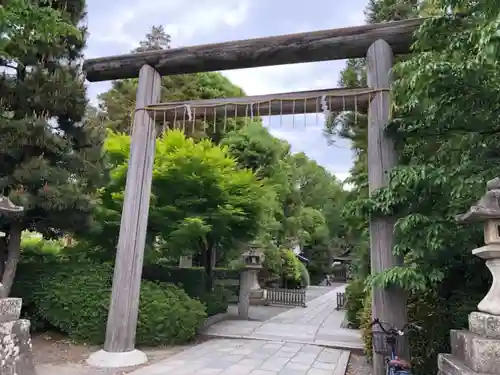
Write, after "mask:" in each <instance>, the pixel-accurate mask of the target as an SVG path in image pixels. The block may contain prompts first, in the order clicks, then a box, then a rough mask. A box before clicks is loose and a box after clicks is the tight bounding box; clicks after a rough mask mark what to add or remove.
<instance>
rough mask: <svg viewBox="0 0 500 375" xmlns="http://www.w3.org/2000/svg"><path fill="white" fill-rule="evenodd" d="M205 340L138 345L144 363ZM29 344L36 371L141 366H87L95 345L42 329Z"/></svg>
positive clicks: (79, 373) (115, 374)
mask: <svg viewBox="0 0 500 375" xmlns="http://www.w3.org/2000/svg"><path fill="white" fill-rule="evenodd" d="M206 340H207V338H199V339H198V340H197V341H195V342H193V343H191V344H189V345H184V346H175V347H163V348H154V349H149V348H141V350H143V351H144V352H145V353H146V354H147V356H148V359H149V361H148V363H147V364H145V365H150V364H153V363H156V362H158V361H161V360H163V359H166V358H168V357H171V356H172V355H174V354H177V353H179V352H180V351H182V350H185V349H187V348H189V347H191V346H194V345H196V344H198V343H200V342H202V341H206ZM32 344H33V354H34V359H35V363H36V369H37V374H38V375H54V374H57V375H123V374H127V373H129V372H131V371H133V370H136V369H137V368H140V367H142V366H134V367H127V368H121V369H96V368H93V367H90V366H88V365H87V364H86V363H85V360H86V359H87V358H88V356H89V355H90V354H91V353H93V352H95V351H97V350H98V349H99V348H98V347H96V346H90V345H75V344H72V343H71V342H70V341H68V340H67V339H66V338H65V337H64V336H61V335H59V334H54V333H45V334H40V335H36V336H33V338H32ZM143 366H144V365H143Z"/></svg>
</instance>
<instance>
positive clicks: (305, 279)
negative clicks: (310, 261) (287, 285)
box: [300, 262, 311, 288]
mask: <svg viewBox="0 0 500 375" xmlns="http://www.w3.org/2000/svg"><path fill="white" fill-rule="evenodd" d="M300 285H301V287H302V288H307V287H309V285H311V278H310V276H309V271H308V270H307V268H306V266H305V265H304V263H302V262H300Z"/></svg>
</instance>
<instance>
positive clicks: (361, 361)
mask: <svg viewBox="0 0 500 375" xmlns="http://www.w3.org/2000/svg"><path fill="white" fill-rule="evenodd" d="M371 374H372V365H371V363H369V362H368V361H367V359H366V357H365V356H364V355H361V354H358V353H351V356H350V358H349V363H348V365H347V371H346V375H371Z"/></svg>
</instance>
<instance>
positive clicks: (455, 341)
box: [450, 330, 500, 375]
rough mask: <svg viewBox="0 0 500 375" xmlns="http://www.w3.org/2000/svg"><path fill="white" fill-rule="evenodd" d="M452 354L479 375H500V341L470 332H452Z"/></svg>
mask: <svg viewBox="0 0 500 375" xmlns="http://www.w3.org/2000/svg"><path fill="white" fill-rule="evenodd" d="M450 340H451V354H452V355H453V356H454V357H456V358H457V359H459V360H460V361H461V362H463V363H464V364H465V365H466V366H467V367H469V368H470V369H471V370H473V371H475V372H478V373H487V374H499V375H500V366H499V365H498V364H499V363H500V340H499V339H492V338H487V337H483V336H480V335H478V334H475V333H473V332H470V331H465V330H451V331H450Z"/></svg>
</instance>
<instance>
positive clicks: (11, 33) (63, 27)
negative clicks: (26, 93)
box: [0, 0, 83, 64]
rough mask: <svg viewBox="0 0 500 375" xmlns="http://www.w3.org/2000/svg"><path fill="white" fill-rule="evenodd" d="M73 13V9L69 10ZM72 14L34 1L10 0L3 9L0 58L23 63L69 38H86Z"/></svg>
mask: <svg viewBox="0 0 500 375" xmlns="http://www.w3.org/2000/svg"><path fill="white" fill-rule="evenodd" d="M69 11H70V10H69ZM70 16H71V14H68V13H66V11H65V10H64V9H63V8H61V7H58V6H57V4H56V6H54V7H49V6H40V5H39V4H36V3H35V2H33V1H30V0H7V1H4V2H3V3H2V6H1V7H0V57H1V58H2V59H5V60H7V61H9V60H11V61H14V62H17V63H21V64H23V63H24V61H25V59H24V58H23V57H22V56H30V57H33V56H36V54H38V53H39V52H40V48H41V47H42V46H43V47H42V48H54V47H53V46H58V45H59V43H61V41H63V43H64V41H66V40H67V39H68V38H76V39H82V36H83V35H82V33H81V32H80V30H78V28H77V27H75V26H74V25H73V24H72V22H71V19H68V18H69V17H70Z"/></svg>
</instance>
